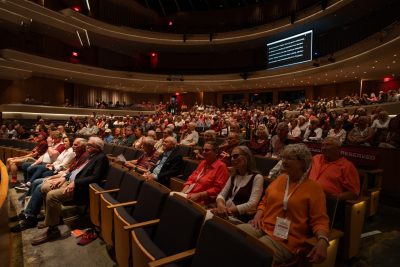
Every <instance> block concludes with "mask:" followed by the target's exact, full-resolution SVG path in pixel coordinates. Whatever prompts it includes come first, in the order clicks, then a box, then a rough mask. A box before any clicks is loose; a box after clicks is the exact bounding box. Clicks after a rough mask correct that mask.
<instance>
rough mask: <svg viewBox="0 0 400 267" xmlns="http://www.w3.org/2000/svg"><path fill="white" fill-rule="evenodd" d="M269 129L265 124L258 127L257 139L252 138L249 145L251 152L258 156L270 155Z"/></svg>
mask: <svg viewBox="0 0 400 267" xmlns="http://www.w3.org/2000/svg"><path fill="white" fill-rule="evenodd" d="M268 136H269V133H268V129H267V127H266V126H265V125H264V124H260V125H258V127H257V130H256V134H255V138H252V139H251V140H250V142H249V143H248V144H247V146H248V147H249V149H250V150H251V152H253V153H254V154H256V155H265V154H267V153H268V149H269V140H268Z"/></svg>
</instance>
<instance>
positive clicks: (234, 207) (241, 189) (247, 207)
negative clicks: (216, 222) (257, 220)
mask: <svg viewBox="0 0 400 267" xmlns="http://www.w3.org/2000/svg"><path fill="white" fill-rule="evenodd" d="M231 158H232V167H233V174H232V175H231V177H229V179H228V181H227V182H226V184H225V186H224V188H223V189H222V191H221V192H220V193H219V195H218V197H217V200H216V205H217V207H216V208H214V209H212V212H213V213H214V214H216V215H218V216H220V217H222V218H229V220H231V221H232V222H234V223H243V222H248V221H249V220H250V219H251V218H252V216H251V215H250V214H254V212H255V211H256V208H257V204H258V202H259V201H260V198H261V195H262V191H263V181H264V180H263V177H262V175H260V174H259V173H258V171H257V169H256V163H255V160H254V157H253V155H252V153H251V151H250V149H249V148H248V147H246V146H238V147H236V148H234V149H233V151H232V155H231Z"/></svg>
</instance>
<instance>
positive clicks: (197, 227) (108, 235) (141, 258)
mask: <svg viewBox="0 0 400 267" xmlns="http://www.w3.org/2000/svg"><path fill="white" fill-rule="evenodd" d="M107 176H108V177H107V178H108V179H107V182H106V184H105V185H104V188H102V187H101V186H100V185H98V184H92V185H90V211H91V212H90V216H91V219H92V222H93V223H94V224H95V225H97V226H98V227H100V228H101V234H102V237H103V239H104V241H105V242H106V244H107V245H108V246H109V247H113V248H114V250H115V260H116V262H117V264H118V265H119V266H140V267H141V266H162V265H166V264H168V266H178V265H175V264H174V262H176V261H185V260H186V259H187V258H188V257H193V259H192V260H191V262H190V264H189V265H187V266H270V265H271V263H272V252H271V251H270V250H269V249H268V248H267V247H265V246H264V245H263V244H262V243H260V242H259V241H258V240H256V239H254V238H252V237H250V236H248V235H246V234H245V233H243V232H241V231H240V230H238V229H237V228H235V227H234V226H233V225H230V223H228V222H226V221H224V220H222V219H219V218H214V219H212V220H209V221H207V222H206V223H205V224H204V226H203V222H204V218H205V214H206V211H205V210H204V209H203V208H202V207H200V206H199V205H197V204H195V203H194V202H192V201H190V200H187V199H185V198H182V197H180V196H178V195H173V196H170V192H171V191H170V189H168V188H166V187H164V186H163V185H161V184H159V183H157V182H154V181H148V182H144V179H143V178H142V177H141V176H140V175H139V174H137V173H134V172H126V171H124V170H123V169H122V168H121V167H118V166H114V165H112V166H111V168H110V171H109V173H108V175H107ZM111 180H112V181H111ZM118 183H119V187H118V188H116V189H108V190H107V188H109V187H110V186H112V185H116V184H118ZM96 205H98V206H97V207H96Z"/></svg>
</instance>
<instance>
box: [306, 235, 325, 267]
mask: <svg viewBox="0 0 400 267" xmlns="http://www.w3.org/2000/svg"><path fill="white" fill-rule="evenodd" d="M328 246H329V244H328V242H326V240H324V239H319V240H318V242H317V244H315V246H314V247H313V249H312V250H311V251H310V253H308V255H307V258H308V260H309V262H311V263H317V264H318V263H322V262H323V261H324V260H325V259H326V253H327V252H326V251H327V248H328Z"/></svg>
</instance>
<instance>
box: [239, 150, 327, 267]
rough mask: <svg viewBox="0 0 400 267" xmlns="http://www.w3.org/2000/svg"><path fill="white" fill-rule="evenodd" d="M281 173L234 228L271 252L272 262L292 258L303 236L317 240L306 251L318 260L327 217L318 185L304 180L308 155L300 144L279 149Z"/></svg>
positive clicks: (324, 252) (324, 242) (324, 241)
mask: <svg viewBox="0 0 400 267" xmlns="http://www.w3.org/2000/svg"><path fill="white" fill-rule="evenodd" d="M281 159H282V174H281V175H280V176H278V177H277V178H276V179H275V180H274V181H272V182H271V184H270V185H269V186H268V187H267V189H266V190H265V194H264V196H263V198H262V200H261V202H260V204H259V205H258V207H257V213H256V215H255V216H254V218H253V219H252V220H251V221H249V223H247V224H240V225H238V227H239V228H240V229H242V230H244V231H245V232H247V233H248V234H250V235H252V236H254V237H256V238H258V239H259V240H260V241H261V242H263V243H264V244H266V245H267V246H268V247H270V248H271V249H272V250H273V251H274V262H275V264H286V263H291V262H293V261H295V259H296V255H297V253H298V251H299V249H301V248H303V247H304V242H305V241H306V239H308V238H311V237H313V236H315V237H316V238H317V242H316V244H315V246H314V247H313V248H312V249H311V251H310V252H309V253H308V254H307V257H308V260H309V262H311V263H321V262H323V261H324V260H325V258H326V256H327V248H328V246H329V239H328V235H329V218H328V215H327V212H326V202H325V194H324V191H323V190H322V188H321V186H320V185H319V184H318V183H316V182H314V181H312V180H310V179H308V173H309V170H310V167H311V160H312V156H311V153H310V151H309V150H308V148H307V147H306V146H305V145H304V144H292V145H287V146H286V147H285V148H284V149H283V152H282V156H281Z"/></svg>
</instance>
